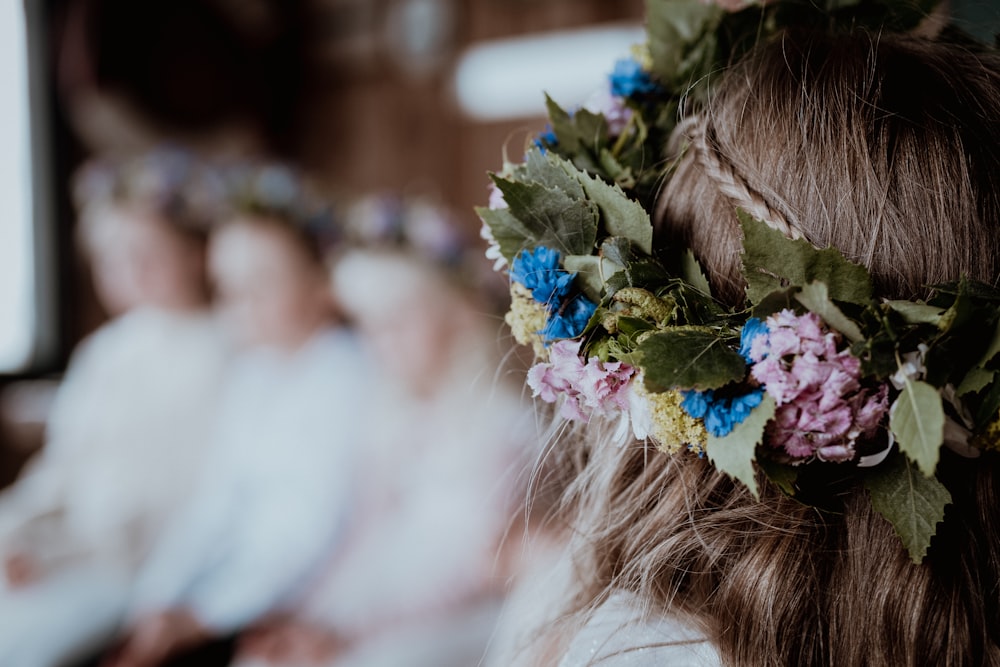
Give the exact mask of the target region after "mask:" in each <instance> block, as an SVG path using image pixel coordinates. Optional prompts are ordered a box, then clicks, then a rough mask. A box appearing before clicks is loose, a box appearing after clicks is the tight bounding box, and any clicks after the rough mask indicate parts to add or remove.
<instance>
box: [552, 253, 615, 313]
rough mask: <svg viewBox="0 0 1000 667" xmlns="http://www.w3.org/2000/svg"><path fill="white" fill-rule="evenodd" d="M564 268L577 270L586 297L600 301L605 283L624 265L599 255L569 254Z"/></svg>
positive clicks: (572, 270) (577, 277)
mask: <svg viewBox="0 0 1000 667" xmlns="http://www.w3.org/2000/svg"><path fill="white" fill-rule="evenodd" d="M563 268H565V269H566V270H567V271H570V272H576V274H577V276H576V279H577V281H578V283H579V285H580V287H581V288H582V289H583V293H584V294H585V295H586V297H587V298H588V299H590V300H591V301H593V302H594V303H600V302H601V299H602V298H603V296H604V294H603V292H604V283H605V282H606V281H607V280H608V278H610V277H611V276H613V275H614V274H616V273H618V272H619V271H621V270H622V269H623V268H624V267H623V266H622V265H620V264H616V263H615V262H612V261H611V260H609V259H605V258H602V257H598V256H597V255H569V256H567V257H564V258H563Z"/></svg>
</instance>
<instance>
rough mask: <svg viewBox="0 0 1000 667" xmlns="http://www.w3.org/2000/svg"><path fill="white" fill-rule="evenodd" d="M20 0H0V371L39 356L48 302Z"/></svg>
mask: <svg viewBox="0 0 1000 667" xmlns="http://www.w3.org/2000/svg"><path fill="white" fill-rule="evenodd" d="M26 25H27V23H26V20H25V14H24V5H23V4H22V3H21V2H16V1H7V2H2V3H0V90H2V91H4V95H3V101H4V102H3V104H2V105H0V373H18V372H24V371H27V370H29V369H30V368H31V366H32V365H33V364H34V363H36V362H38V361H39V355H40V354H41V348H43V347H44V345H43V344H42V340H43V338H45V337H46V336H47V335H50V334H51V332H43V330H42V329H43V327H42V326H41V322H42V318H41V317H40V315H41V311H42V310H44V309H45V308H48V307H50V306H51V305H52V304H51V299H48V300H46V298H45V296H43V294H42V289H41V286H40V283H39V280H38V276H39V275H40V274H39V273H38V272H37V271H36V260H37V259H38V254H37V249H38V247H39V246H38V244H37V243H36V238H35V235H36V234H39V233H41V228H40V227H36V225H35V219H36V215H35V214H36V211H35V210H34V207H33V204H32V188H33V184H32V142H31V137H32V132H31V130H32V128H31V119H32V115H31V111H30V107H31V105H30V101H29V84H28V81H29V76H28V39H27V28H26Z"/></svg>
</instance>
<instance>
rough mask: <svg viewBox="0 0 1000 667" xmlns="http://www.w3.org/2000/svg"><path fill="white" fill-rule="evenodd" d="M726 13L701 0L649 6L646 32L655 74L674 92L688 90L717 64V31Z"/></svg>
mask: <svg viewBox="0 0 1000 667" xmlns="http://www.w3.org/2000/svg"><path fill="white" fill-rule="evenodd" d="M722 16H723V11H722V10H721V9H720V8H719V7H717V6H716V5H714V4H708V3H704V2H699V1H698V0H669V1H668V0H661V1H660V2H647V3H646V29H647V30H648V32H649V53H650V55H651V56H652V58H653V71H654V73H655V74H656V75H657V76H658V77H659V79H660V81H661V82H662V83H663V84H664V85H666V86H667V87H668V88H669V89H670V90H671V91H672V92H674V93H682V92H685V91H686V90H687V87H688V85H689V84H691V83H693V82H694V80H695V79H698V78H701V77H702V76H705V75H707V74H708V73H709V72H710V71H711V70H712V69H713V68H714V65H715V58H716V51H717V45H716V37H715V29H716V27H717V26H718V25H719V21H720V20H721V19H722Z"/></svg>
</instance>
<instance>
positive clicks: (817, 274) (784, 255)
mask: <svg viewBox="0 0 1000 667" xmlns="http://www.w3.org/2000/svg"><path fill="white" fill-rule="evenodd" d="M737 214H738V215H739V219H740V223H741V225H742V227H743V274H744V276H745V277H746V280H747V296H748V297H749V299H750V301H751V303H754V304H756V303H759V302H760V301H761V300H762V299H764V297H766V296H767V295H768V294H770V293H771V292H774V291H776V290H782V289H786V288H788V287H793V286H797V287H804V286H806V285H808V284H809V283H812V282H814V281H819V282H822V283H826V285H827V288H828V290H829V298H830V299H833V300H834V301H843V302H845V303H853V304H858V305H861V306H867V305H868V304H869V303H870V302H871V298H872V284H871V277H870V276H869V275H868V271H867V270H866V269H865V268H864V267H863V266H860V265H858V264H854V263H852V262H849V261H848V260H846V259H845V258H844V256H843V255H841V254H840V253H839V252H838V251H837V250H835V249H834V248H824V249H822V250H819V249H817V248H814V247H813V246H812V245H811V244H810V243H809V242H808V241H805V240H803V239H789V238H787V237H785V235H784V234H782V233H781V232H778V231H775V230H773V229H771V228H770V227H768V226H767V225H766V224H765V223H763V222H761V221H760V220H757V219H756V218H754V217H753V216H752V215H749V214H748V213H747V212H746V211H743V210H738V211H737Z"/></svg>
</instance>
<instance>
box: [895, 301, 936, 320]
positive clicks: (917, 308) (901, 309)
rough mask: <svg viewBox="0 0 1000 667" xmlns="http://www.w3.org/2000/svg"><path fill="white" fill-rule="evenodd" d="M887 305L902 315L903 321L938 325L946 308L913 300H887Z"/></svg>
mask: <svg viewBox="0 0 1000 667" xmlns="http://www.w3.org/2000/svg"><path fill="white" fill-rule="evenodd" d="M886 305H887V306H889V308H891V309H892V310H894V311H896V312H897V313H899V314H900V315H902V316H903V321H904V322H906V323H907V324H933V325H934V326H937V324H938V322H940V321H941V315H942V314H943V313H944V308H938V307H937V306H929V305H927V304H925V303H914V302H912V301H886Z"/></svg>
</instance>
